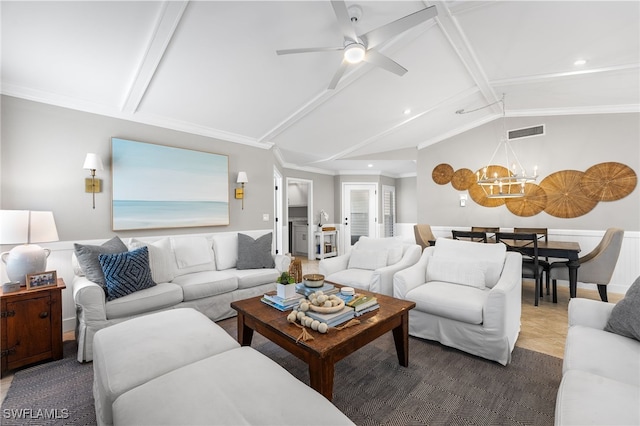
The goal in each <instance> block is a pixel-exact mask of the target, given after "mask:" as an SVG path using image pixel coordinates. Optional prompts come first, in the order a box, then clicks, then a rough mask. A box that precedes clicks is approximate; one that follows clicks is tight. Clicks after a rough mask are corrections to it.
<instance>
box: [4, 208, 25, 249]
mask: <svg viewBox="0 0 640 426" xmlns="http://www.w3.org/2000/svg"><path fill="white" fill-rule="evenodd" d="M27 241H29V210H0V244H23V243H26V242H27Z"/></svg>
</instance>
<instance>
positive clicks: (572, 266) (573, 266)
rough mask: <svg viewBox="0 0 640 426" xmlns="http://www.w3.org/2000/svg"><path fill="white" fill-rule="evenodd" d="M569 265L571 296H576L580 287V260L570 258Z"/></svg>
mask: <svg viewBox="0 0 640 426" xmlns="http://www.w3.org/2000/svg"><path fill="white" fill-rule="evenodd" d="M567 266H568V267H569V297H570V298H572V299H573V298H574V297H576V293H577V289H578V267H579V266H580V262H579V261H578V260H577V259H576V260H570V261H569V263H568V265H567Z"/></svg>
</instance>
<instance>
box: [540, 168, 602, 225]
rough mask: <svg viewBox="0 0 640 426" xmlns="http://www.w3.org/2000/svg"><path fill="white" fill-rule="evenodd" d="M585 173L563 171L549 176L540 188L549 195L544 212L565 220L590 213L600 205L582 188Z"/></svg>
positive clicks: (541, 183)
mask: <svg viewBox="0 0 640 426" xmlns="http://www.w3.org/2000/svg"><path fill="white" fill-rule="evenodd" d="M583 176H584V172H580V171H578V170H562V171H559V172H555V173H552V174H550V175H549V176H547V177H546V178H544V179H543V180H542V182H540V187H541V188H542V189H543V190H544V192H545V193H546V194H547V206H546V207H545V209H544V211H545V212H547V213H548V214H550V215H551V216H555V217H560V218H564V219H569V218H574V217H578V216H582V215H584V214H587V213H589V212H590V211H591V210H593V208H594V207H595V206H596V204H598V202H597V201H596V200H594V199H593V198H590V197H588V196H587V195H586V194H585V193H584V192H583V191H582V188H581V186H580V181H581V180H582V177H583Z"/></svg>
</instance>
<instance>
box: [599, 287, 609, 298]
mask: <svg viewBox="0 0 640 426" xmlns="http://www.w3.org/2000/svg"><path fill="white" fill-rule="evenodd" d="M598 293H600V299H601V300H602V301H603V302H608V301H609V299H608V298H607V286H606V285H604V284H598Z"/></svg>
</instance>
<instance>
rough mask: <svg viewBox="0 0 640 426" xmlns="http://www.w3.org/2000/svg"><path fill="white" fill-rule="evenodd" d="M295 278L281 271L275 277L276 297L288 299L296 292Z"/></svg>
mask: <svg viewBox="0 0 640 426" xmlns="http://www.w3.org/2000/svg"><path fill="white" fill-rule="evenodd" d="M295 284H296V279H295V278H294V277H292V276H291V275H289V273H288V272H286V271H285V272H283V273H282V274H281V275H280V276H279V277H278V278H277V279H276V287H277V294H278V297H281V298H283V299H290V298H291V297H293V296H294V295H295V294H296V286H295Z"/></svg>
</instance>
